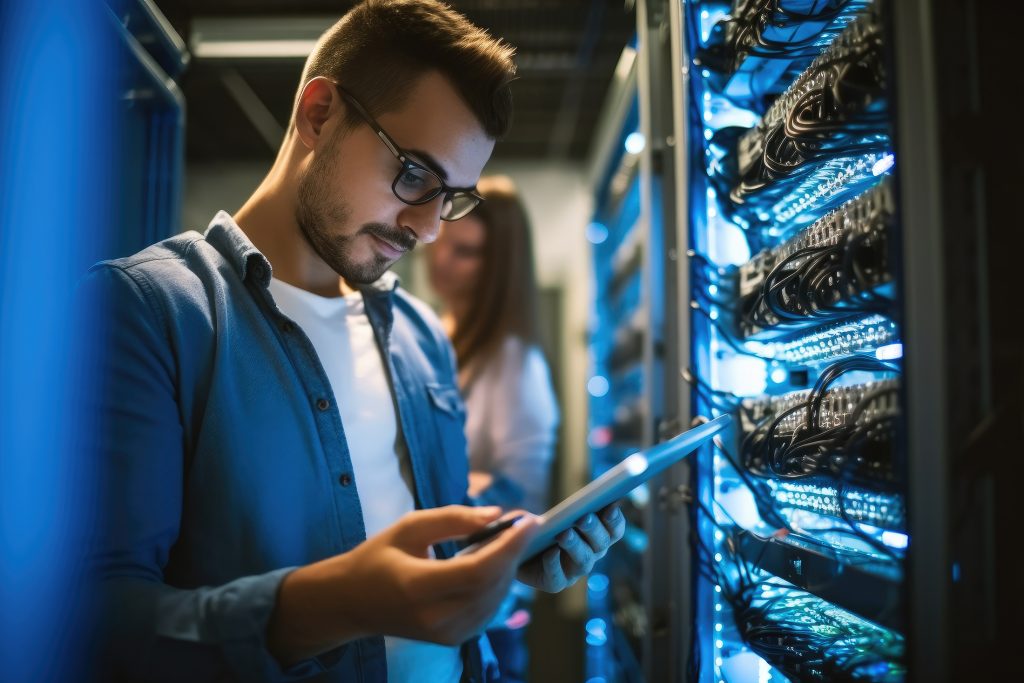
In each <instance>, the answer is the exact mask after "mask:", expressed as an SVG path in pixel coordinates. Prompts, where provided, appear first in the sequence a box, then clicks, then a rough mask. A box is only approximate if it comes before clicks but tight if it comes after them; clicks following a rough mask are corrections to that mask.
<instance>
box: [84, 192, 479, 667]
mask: <svg viewBox="0 0 1024 683" xmlns="http://www.w3.org/2000/svg"><path fill="white" fill-rule="evenodd" d="M270 279H271V265H270V263H269V262H268V261H267V259H266V258H265V257H264V256H263V255H262V254H261V253H260V252H259V251H258V250H257V249H256V248H255V247H254V246H253V244H252V243H251V242H250V241H249V239H248V238H247V237H246V236H245V234H244V233H243V232H242V231H241V230H240V229H239V228H238V226H237V225H236V224H235V223H234V221H233V220H232V219H231V217H230V216H229V215H228V214H226V213H224V212H221V213H219V214H217V216H216V218H215V219H214V221H213V222H212V223H211V225H210V228H209V230H208V231H207V232H206V234H205V236H204V235H200V234H199V233H196V232H190V233H186V234H183V235H179V236H176V237H173V238H171V239H168V240H165V241H163V242H160V243H159V244H156V245H153V246H151V247H149V248H148V249H145V250H144V251H141V252H139V253H138V254H135V255H134V256H131V257H128V258H125V259H119V260H116V261H107V262H103V263H100V264H97V265H96V266H94V267H93V268H92V269H91V271H90V273H89V275H88V276H87V277H86V279H85V280H84V282H83V284H82V286H81V293H82V294H83V295H84V296H85V297H86V298H87V299H89V300H92V301H93V302H99V303H101V305H102V309H101V310H102V311H103V313H102V325H101V327H100V334H101V335H102V337H103V339H102V342H101V344H102V348H103V352H102V353H101V354H100V358H99V362H100V363H102V365H101V368H100V370H101V373H102V374H101V376H102V377H104V378H105V381H106V383H107V384H106V386H105V387H103V389H102V390H101V391H99V392H98V393H97V396H96V401H97V402H98V404H97V405H95V406H94V407H95V408H96V409H97V410H98V411H99V415H100V417H101V418H102V420H103V425H104V429H102V430H101V433H102V434H103V435H104V436H103V438H102V442H101V444H100V452H101V454H102V457H103V462H102V463H101V466H102V468H103V469H104V470H105V476H106V477H107V481H106V496H105V497H106V499H107V500H108V501H109V507H108V510H107V518H108V522H107V524H106V526H107V530H106V532H105V533H104V534H103V537H102V539H101V540H100V549H99V553H98V562H99V569H98V570H99V572H100V574H101V578H102V585H103V586H104V588H105V593H106V599H107V604H108V605H109V610H108V611H109V619H110V624H111V626H110V628H111V629H112V633H111V635H110V637H109V638H108V646H109V648H110V652H109V653H108V656H109V657H110V659H111V661H113V662H115V663H116V665H117V666H118V667H119V668H120V669H121V670H122V675H124V674H127V677H128V678H131V679H133V680H134V679H140V680H175V681H184V680H187V681H213V680H216V681H224V680H243V681H264V680H273V681H277V680H300V679H301V680H314V681H366V682H369V681H381V682H383V681H386V680H387V670H386V659H385V650H384V640H383V638H381V637H373V638H366V639H363V640H359V641H354V642H351V643H348V644H346V645H343V646H341V647H339V648H337V649H335V650H333V651H332V652H330V653H327V654H325V655H322V656H320V657H317V658H314V659H310V660H307V661H304V662H300V663H299V664H297V665H295V666H292V667H290V668H289V669H288V670H286V671H285V670H282V669H281V667H280V666H279V664H278V663H277V661H276V660H275V659H274V658H273V656H271V655H270V654H269V652H268V651H267V648H266V640H265V634H266V627H267V623H268V620H269V618H270V615H271V612H272V611H273V607H274V601H275V596H276V593H277V590H278V586H279V585H280V583H281V580H282V579H283V578H284V576H285V575H286V574H287V573H288V572H289V571H290V570H291V569H293V568H295V567H297V566H300V565H304V564H308V563H310V562H314V561H317V560H321V559H324V558H326V557H330V556H332V555H335V554H337V553H344V552H346V551H348V550H351V549H352V548H354V547H355V546H357V545H358V544H359V543H361V542H362V541H363V540H365V536H366V534H365V530H364V526H363V519H362V513H361V510H360V504H359V490H358V485H359V482H358V481H356V480H355V477H354V475H353V470H352V461H351V458H350V456H349V450H348V445H347V443H346V441H345V430H344V427H343V426H342V423H341V418H340V415H339V412H338V410H337V408H336V404H337V402H339V401H345V400H346V396H345V395H344V394H339V395H335V394H334V393H333V392H332V390H331V385H330V382H329V381H328V378H327V376H326V375H325V373H324V370H323V368H322V367H321V364H320V362H319V360H318V358H317V355H316V352H315V351H314V349H313V346H312V344H311V343H310V341H309V340H308V338H307V337H306V336H305V334H304V333H303V332H302V330H301V329H299V328H298V326H297V325H295V324H294V323H293V322H292V321H290V320H289V319H288V318H286V317H285V316H284V315H283V314H282V313H281V312H280V311H279V310H278V308H277V306H276V305H275V304H274V301H273V299H272V297H271V295H270V292H269V290H268V283H269V282H270ZM363 296H364V299H365V302H366V311H367V316H368V318H369V320H370V322H371V324H372V326H373V329H374V333H375V335H376V338H377V342H378V344H379V345H380V347H381V349H382V350H383V358H384V364H385V367H386V369H387V370H388V372H389V373H390V375H391V383H392V387H393V391H394V395H395V402H396V406H397V410H398V417H399V421H400V425H401V429H402V434H403V436H404V438H405V441H406V444H407V447H408V453H409V457H410V459H411V465H412V472H413V479H414V484H415V487H414V488H415V490H414V495H415V498H416V504H417V507H419V508H430V507H436V506H441V505H447V504H451V503H466V502H467V500H468V499H467V496H466V489H467V480H468V462H467V457H466V442H465V437H464V434H463V423H464V409H463V405H462V401H461V398H460V396H459V391H458V389H457V387H456V384H455V361H454V354H453V353H452V349H451V346H450V344H449V343H448V340H447V338H446V337H445V335H444V333H443V331H442V330H441V329H440V326H439V324H438V322H437V319H436V317H434V315H433V314H432V313H431V312H430V311H429V309H428V308H427V307H426V306H425V305H424V304H422V303H421V302H419V301H417V300H416V299H414V298H412V297H410V296H409V295H408V294H406V293H404V292H403V291H402V290H400V289H398V288H397V278H395V277H394V275H392V274H390V273H388V274H386V275H385V276H384V277H383V278H381V280H379V281H378V282H376V283H374V284H373V285H371V286H368V287H366V288H364V289H363ZM436 552H437V554H438V556H439V558H444V557H447V556H450V555H451V553H452V552H453V548H452V547H450V546H449V545H442V546H440V547H438V548H437V549H436ZM481 646H482V648H483V650H484V651H487V652H489V647H487V646H486V644H485V642H479V641H473V642H471V643H468V644H467V645H465V646H464V648H463V653H464V674H463V680H487V679H486V678H485V677H484V676H483V670H484V668H485V667H484V666H483V664H484V662H483V659H482V655H481ZM486 668H487V674H488V677H490V676H491V675H493V671H491V667H490V663H489V662H488V666H487V667H486Z"/></svg>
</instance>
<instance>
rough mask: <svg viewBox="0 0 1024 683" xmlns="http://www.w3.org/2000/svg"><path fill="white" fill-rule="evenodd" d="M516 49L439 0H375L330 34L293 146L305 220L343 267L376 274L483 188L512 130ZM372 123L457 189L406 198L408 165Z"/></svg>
mask: <svg viewBox="0 0 1024 683" xmlns="http://www.w3.org/2000/svg"><path fill="white" fill-rule="evenodd" d="M512 54H513V50H512V48H511V47H509V46H507V45H505V44H503V43H501V42H499V41H497V40H495V39H493V38H491V37H490V36H489V35H488V34H487V33H486V32H484V31H482V30H481V29H479V28H477V27H475V26H474V25H473V24H471V23H469V21H468V20H466V19H465V18H464V17H462V16H461V15H459V14H458V13H456V12H454V11H453V10H451V9H450V8H448V7H447V6H445V5H443V4H440V3H438V2H435V1H434V0H419V1H416V0H368V1H367V2H364V3H362V4H360V5H358V6H356V7H355V8H354V9H353V10H352V11H350V12H349V13H348V14H346V15H345V16H344V17H343V18H342V19H341V21H339V22H338V23H337V24H335V25H334V26H333V27H332V28H331V29H329V30H328V31H327V32H326V33H325V34H324V35H323V36H322V37H321V39H320V41H319V43H318V44H317V47H316V49H315V50H314V51H313V53H312V54H311V55H310V57H309V59H308V60H307V62H306V67H305V69H304V71H303V77H302V84H301V88H300V90H299V93H298V96H297V98H296V103H295V108H294V110H293V112H294V113H293V119H292V125H291V126H290V128H289V133H288V137H287V138H286V141H285V147H286V148H287V147H293V148H295V149H298V150H300V151H301V154H300V155H299V161H298V163H297V167H296V169H295V170H296V174H297V175H296V180H295V183H296V212H295V213H296V215H295V218H296V221H297V223H298V225H299V227H300V229H301V231H302V234H303V235H304V237H305V238H306V240H307V241H308V242H309V244H310V246H311V247H312V248H313V250H314V251H315V252H316V253H317V255H318V256H319V257H320V258H321V259H323V261H324V262H326V263H327V264H328V265H329V266H331V268H333V269H334V270H335V271H336V272H337V273H338V274H339V275H341V276H342V277H344V278H345V279H346V280H349V281H350V282H357V283H365V282H370V281H373V280H375V279H377V278H378V277H380V275H381V274H382V273H383V272H384V271H385V270H386V269H387V268H388V266H390V265H391V264H392V263H393V262H394V261H396V260H397V259H398V258H399V257H400V256H401V254H402V253H404V252H405V251H408V250H409V249H411V248H412V247H413V246H415V244H416V243H417V242H418V241H424V242H430V241H433V240H434V238H435V237H436V236H437V231H438V228H439V225H440V218H441V213H442V204H443V203H444V202H445V200H446V198H450V197H451V196H452V195H450V194H449V193H448V192H447V190H448V189H449V188H457V189H471V188H473V187H474V186H475V184H476V181H477V179H478V178H479V176H480V173H481V171H482V170H483V166H484V164H485V163H486V162H487V159H488V158H489V157H490V154H491V151H492V150H493V147H494V141H495V140H496V139H498V138H500V137H501V136H502V135H504V133H505V132H506V131H507V129H508V126H509V121H510V117H511V95H510V92H509V87H508V86H509V82H510V81H511V80H512V78H513V77H514V75H515V65H514V64H513V62H512ZM360 105H361V107H362V108H363V110H364V111H360ZM369 121H373V122H374V123H375V125H378V126H379V127H380V128H381V129H382V130H383V132H384V134H385V136H386V137H387V138H388V139H389V143H392V144H393V145H395V146H397V148H398V150H399V151H400V153H401V155H404V156H405V157H406V158H408V159H409V160H410V161H411V162H412V163H413V164H415V165H418V166H421V167H424V168H426V169H428V170H429V171H433V172H434V173H435V174H436V175H437V176H439V177H440V179H441V180H442V181H443V183H444V185H445V190H446V191H445V192H441V193H439V194H438V196H436V197H434V198H432V199H430V200H429V201H426V202H424V203H420V204H409V203H407V202H406V201H403V198H404V199H406V200H408V196H407V195H405V193H403V192H399V194H400V195H404V196H403V198H400V197H399V196H397V195H396V192H395V190H394V189H393V188H398V189H400V188H401V187H402V185H401V184H399V185H396V182H397V181H399V178H400V175H399V174H400V173H402V172H403V165H402V162H401V161H400V160H399V159H397V158H396V150H395V149H393V148H392V147H391V146H390V145H389V144H388V143H385V141H384V139H383V137H382V136H379V135H378V134H377V132H376V131H375V130H374V128H373V127H372V126H371V125H370V123H369Z"/></svg>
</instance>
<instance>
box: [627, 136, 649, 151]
mask: <svg viewBox="0 0 1024 683" xmlns="http://www.w3.org/2000/svg"><path fill="white" fill-rule="evenodd" d="M646 144H647V141H646V140H645V139H644V134H643V133H641V132H639V131H633V132H632V133H630V134H629V135H627V136H626V142H625V146H626V151H627V152H629V153H630V154H639V153H640V152H642V151H644V147H645V146H646Z"/></svg>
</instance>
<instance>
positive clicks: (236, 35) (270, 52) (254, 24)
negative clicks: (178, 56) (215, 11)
mask: <svg viewBox="0 0 1024 683" xmlns="http://www.w3.org/2000/svg"><path fill="white" fill-rule="evenodd" d="M337 19H338V18H337V17H333V16H319V17H294V16H292V17H287V16H286V17H274V16H265V17H232V18H224V17H196V18H195V19H194V20H193V22H192V41H191V42H192V45H191V47H192V53H193V54H194V55H195V56H196V58H198V59H305V58H306V57H308V56H309V54H310V53H311V52H312V51H313V49H314V48H315V47H316V43H317V41H318V40H319V39H320V36H321V35H322V34H323V32H324V31H326V30H327V29H328V28H330V27H331V26H332V25H333V24H334V22H336V21H337Z"/></svg>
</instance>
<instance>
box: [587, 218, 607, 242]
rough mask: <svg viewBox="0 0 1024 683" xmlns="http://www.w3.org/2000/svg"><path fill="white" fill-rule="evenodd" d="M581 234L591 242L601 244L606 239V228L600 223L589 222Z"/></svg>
mask: <svg viewBox="0 0 1024 683" xmlns="http://www.w3.org/2000/svg"><path fill="white" fill-rule="evenodd" d="M583 234H584V236H585V237H586V238H587V241H588V242H590V243H591V244H602V243H604V241H605V240H607V239H608V228H606V227H605V226H604V225H603V224H601V223H596V222H595V223H590V224H589V225H587V228H586V230H585V231H584V233H583Z"/></svg>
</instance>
